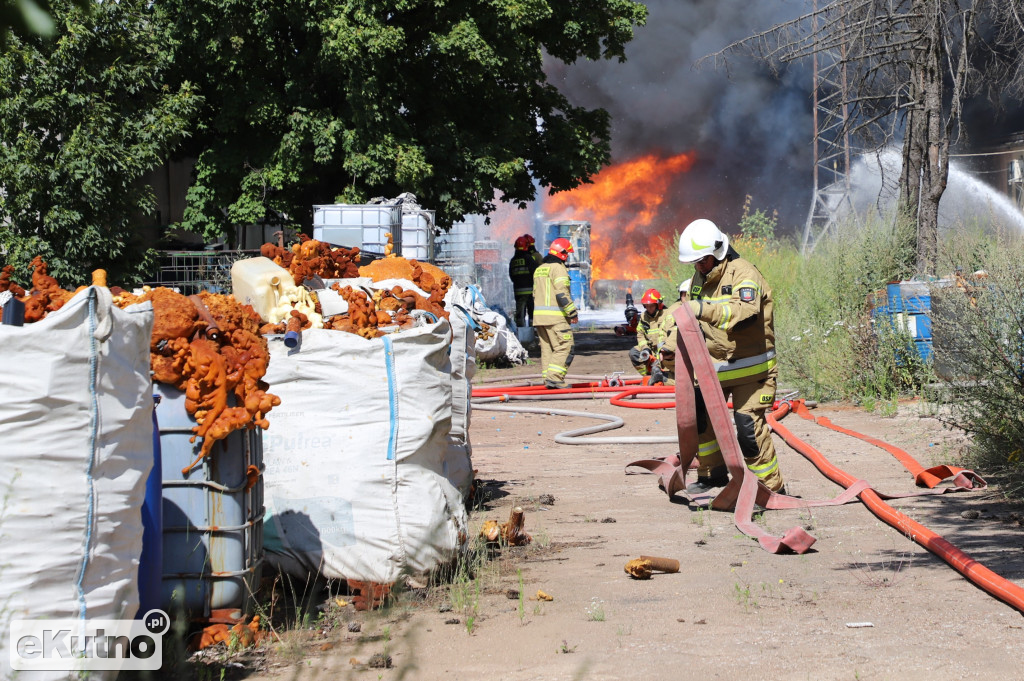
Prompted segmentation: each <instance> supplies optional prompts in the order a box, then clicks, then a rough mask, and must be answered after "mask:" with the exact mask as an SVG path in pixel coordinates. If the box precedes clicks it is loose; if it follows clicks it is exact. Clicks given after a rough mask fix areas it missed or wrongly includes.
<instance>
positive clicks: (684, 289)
mask: <svg viewBox="0 0 1024 681" xmlns="http://www.w3.org/2000/svg"><path fill="white" fill-rule="evenodd" d="M692 282H693V278H692V277H691V278H690V279H687V280H686V281H684V282H683V283H682V284H680V285H679V295H680V296H681V295H683V294H684V293H689V292H690V284H691V283H692Z"/></svg>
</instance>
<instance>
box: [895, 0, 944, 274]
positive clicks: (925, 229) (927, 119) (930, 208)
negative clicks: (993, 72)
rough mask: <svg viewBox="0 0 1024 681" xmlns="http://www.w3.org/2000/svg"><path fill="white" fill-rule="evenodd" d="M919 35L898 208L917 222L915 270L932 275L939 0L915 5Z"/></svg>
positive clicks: (940, 119) (940, 186)
mask: <svg viewBox="0 0 1024 681" xmlns="http://www.w3.org/2000/svg"><path fill="white" fill-rule="evenodd" d="M913 11H914V13H915V14H918V15H920V18H919V19H916V20H915V21H914V23H915V24H917V26H916V28H917V30H918V32H919V34H920V35H921V36H922V41H921V43H920V47H919V48H918V50H917V54H916V55H915V56H916V58H915V59H913V60H912V62H911V64H910V83H909V85H910V96H911V98H912V101H913V102H914V103H913V105H912V106H911V107H910V109H909V110H908V113H907V125H906V133H905V137H904V139H903V170H902V172H901V174H900V209H901V210H902V211H903V212H904V213H905V214H906V215H908V216H909V217H910V218H912V219H914V220H915V221H916V222H917V271H918V273H919V274H933V273H934V272H935V267H936V264H937V260H938V247H939V236H938V235H939V201H940V200H941V199H942V194H943V192H944V191H945V190H946V180H947V178H948V176H949V137H948V134H947V132H948V129H947V127H946V125H945V116H944V113H945V112H944V111H943V95H944V83H943V74H944V72H943V61H942V60H943V59H944V55H945V53H944V50H943V43H942V41H943V38H944V35H943V23H942V16H943V13H942V0H915V2H914V6H913Z"/></svg>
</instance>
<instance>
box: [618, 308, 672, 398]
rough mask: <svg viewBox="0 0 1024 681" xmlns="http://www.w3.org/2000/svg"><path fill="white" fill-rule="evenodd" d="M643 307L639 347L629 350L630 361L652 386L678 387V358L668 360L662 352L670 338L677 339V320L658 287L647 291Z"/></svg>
mask: <svg viewBox="0 0 1024 681" xmlns="http://www.w3.org/2000/svg"><path fill="white" fill-rule="evenodd" d="M640 304H641V305H643V306H644V313H643V314H642V315H641V316H640V321H639V323H637V326H636V345H635V346H634V347H633V348H631V349H630V351H629V361H630V362H632V364H633V368H634V369H636V370H637V373H639V374H640V375H641V376H648V375H649V376H650V377H651V381H650V383H651V385H654V384H658V383H660V384H664V385H675V372H674V369H675V366H674V364H675V355H674V354H672V356H671V357H669V356H668V355H667V353H664V352H663V351H664V349H665V346H666V343H667V342H668V340H669V338H670V337H671V338H673V339H674V337H675V329H676V326H675V319H674V318H673V317H672V315H671V314H670V313H669V311H668V310H667V309H666V308H665V298H664V297H663V296H662V295H661V292H660V291H659V290H658V289H656V288H649V289H647V290H646V291H644V295H643V297H641V298H640ZM672 351H673V353H674V352H675V348H674V347H673V349H672ZM666 360H667V361H666Z"/></svg>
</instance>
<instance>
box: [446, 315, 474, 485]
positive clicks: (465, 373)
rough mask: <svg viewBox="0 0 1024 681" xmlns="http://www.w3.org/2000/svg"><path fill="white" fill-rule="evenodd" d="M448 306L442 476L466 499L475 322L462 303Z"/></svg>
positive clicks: (470, 468)
mask: <svg viewBox="0 0 1024 681" xmlns="http://www.w3.org/2000/svg"><path fill="white" fill-rule="evenodd" d="M447 307H448V315H449V318H450V319H451V324H452V349H451V367H452V371H451V382H452V428H451V433H450V435H449V437H448V454H447V456H446V457H445V462H444V469H445V471H444V475H445V477H446V478H447V479H448V480H449V481H450V482H451V483H452V484H453V485H455V487H456V488H457V489H458V490H459V492H460V493H461V494H462V496H463V498H465V497H467V496H469V492H470V488H471V487H472V486H473V447H472V445H471V444H470V441H469V423H470V419H471V416H472V407H471V406H470V398H471V397H472V392H473V385H472V383H473V376H474V375H476V329H477V325H476V322H475V321H474V320H473V317H472V316H471V315H470V314H469V312H468V311H467V310H466V309H465V308H463V307H462V306H460V305H452V304H449V305H448V306H447Z"/></svg>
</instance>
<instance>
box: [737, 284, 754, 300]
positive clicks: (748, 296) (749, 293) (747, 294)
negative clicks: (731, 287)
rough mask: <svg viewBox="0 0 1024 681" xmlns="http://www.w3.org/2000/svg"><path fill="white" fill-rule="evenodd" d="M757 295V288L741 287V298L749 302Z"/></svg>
mask: <svg viewBox="0 0 1024 681" xmlns="http://www.w3.org/2000/svg"><path fill="white" fill-rule="evenodd" d="M756 297H757V290H755V289H752V288H747V287H746V286H744V287H743V288H741V289H740V300H742V301H743V302H745V303H749V302H751V301H753V300H754V298H756Z"/></svg>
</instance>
